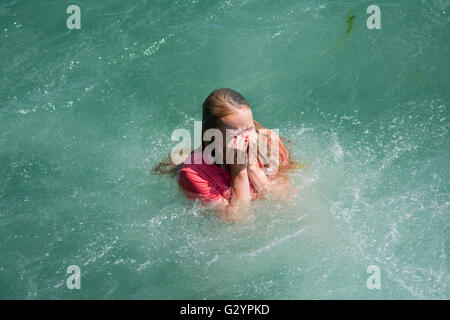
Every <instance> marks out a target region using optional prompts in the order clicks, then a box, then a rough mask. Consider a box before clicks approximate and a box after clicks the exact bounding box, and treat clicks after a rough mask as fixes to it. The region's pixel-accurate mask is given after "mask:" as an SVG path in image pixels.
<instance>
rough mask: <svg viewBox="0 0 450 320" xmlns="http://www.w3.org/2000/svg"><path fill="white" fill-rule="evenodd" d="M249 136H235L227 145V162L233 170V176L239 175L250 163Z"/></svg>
mask: <svg viewBox="0 0 450 320" xmlns="http://www.w3.org/2000/svg"><path fill="white" fill-rule="evenodd" d="M247 149H248V138H246V137H245V136H244V135H242V134H241V135H238V136H234V137H232V138H231V139H230V141H228V143H227V147H226V163H227V164H228V165H229V167H230V170H231V176H232V177H233V176H235V175H237V174H238V173H239V172H241V171H242V170H244V169H246V167H247V164H248V156H247Z"/></svg>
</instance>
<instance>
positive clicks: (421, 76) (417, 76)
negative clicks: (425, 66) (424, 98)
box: [414, 68, 438, 92]
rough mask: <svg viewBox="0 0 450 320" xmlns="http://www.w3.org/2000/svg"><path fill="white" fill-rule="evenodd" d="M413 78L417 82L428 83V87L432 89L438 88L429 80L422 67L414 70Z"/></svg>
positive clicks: (436, 89) (435, 90)
mask: <svg viewBox="0 0 450 320" xmlns="http://www.w3.org/2000/svg"><path fill="white" fill-rule="evenodd" d="M414 79H415V80H416V81H417V82H421V81H422V82H425V83H426V84H428V85H429V86H430V88H431V89H432V90H433V91H434V92H437V91H438V88H437V86H436V85H435V84H434V83H433V81H431V80H430V79H429V78H428V77H427V76H426V75H425V73H424V71H423V70H422V69H420V68H419V69H417V70H416V72H414Z"/></svg>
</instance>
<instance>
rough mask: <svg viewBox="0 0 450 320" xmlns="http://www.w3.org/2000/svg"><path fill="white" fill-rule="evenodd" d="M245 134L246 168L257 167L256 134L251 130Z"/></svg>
mask: <svg viewBox="0 0 450 320" xmlns="http://www.w3.org/2000/svg"><path fill="white" fill-rule="evenodd" d="M246 134H247V137H248V151H247V152H248V155H247V156H248V166H249V167H250V166H258V133H256V130H255V129H252V130H249V131H247V132H246Z"/></svg>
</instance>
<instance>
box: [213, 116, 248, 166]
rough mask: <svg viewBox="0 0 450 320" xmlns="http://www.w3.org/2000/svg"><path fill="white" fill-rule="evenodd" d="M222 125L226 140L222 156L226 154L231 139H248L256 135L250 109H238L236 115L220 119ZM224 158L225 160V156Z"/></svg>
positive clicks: (221, 129)
mask: <svg viewBox="0 0 450 320" xmlns="http://www.w3.org/2000/svg"><path fill="white" fill-rule="evenodd" d="M220 124H221V125H220V131H221V132H222V137H223V139H224V141H223V151H222V152H223V153H222V155H225V154H226V149H227V145H228V142H229V141H230V139H234V137H239V136H242V137H245V138H248V137H249V136H250V135H251V134H252V133H255V134H256V132H255V124H254V123H253V114H252V110H251V109H250V108H242V109H238V110H237V111H236V112H235V113H232V114H229V115H227V116H224V117H222V118H220ZM223 157H224V158H223V159H225V156H223ZM224 161H225V160H224Z"/></svg>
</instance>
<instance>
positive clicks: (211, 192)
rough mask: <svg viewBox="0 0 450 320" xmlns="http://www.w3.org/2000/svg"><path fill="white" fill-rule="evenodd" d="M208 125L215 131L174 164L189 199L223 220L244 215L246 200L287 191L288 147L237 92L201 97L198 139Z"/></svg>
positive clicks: (248, 201) (218, 92)
mask: <svg viewBox="0 0 450 320" xmlns="http://www.w3.org/2000/svg"><path fill="white" fill-rule="evenodd" d="M214 130H215V131H214ZM208 131H209V132H216V133H220V134H217V135H214V134H213V137H211V140H210V141H203V142H202V148H201V150H195V151H193V152H192V153H191V154H190V155H189V156H188V157H187V158H186V160H185V161H184V163H183V164H182V166H181V169H177V171H178V170H179V171H178V182H179V185H180V187H181V189H182V190H183V191H184V192H185V193H186V195H187V197H188V198H189V199H199V200H201V201H202V203H204V204H207V205H210V206H211V207H213V208H214V209H215V211H216V212H217V213H218V216H219V217H220V218H221V219H223V220H224V221H238V220H240V219H242V218H243V217H244V216H246V215H247V213H248V205H249V203H250V201H251V200H254V199H257V198H262V197H268V196H270V197H273V196H275V197H276V196H282V195H284V194H286V193H288V192H289V190H290V183H289V180H288V177H287V176H286V174H285V173H286V171H287V169H289V168H291V167H293V166H294V163H293V162H292V161H291V159H290V157H289V151H288V149H287V147H286V146H285V145H284V144H283V143H282V142H281V139H280V138H279V137H278V135H276V134H275V132H273V131H271V130H268V129H266V128H264V127H263V126H262V125H260V124H259V123H258V122H256V121H255V120H254V119H253V115H252V111H251V109H250V105H249V103H248V102H247V100H245V99H244V97H243V96H242V95H241V94H239V93H238V92H236V91H234V90H232V89H228V88H222V89H217V90H215V91H213V92H212V93H211V94H210V95H209V96H208V97H207V98H206V100H205V102H204V103H203V115H202V137H203V140H205V138H206V137H207V136H208ZM205 133H206V134H205ZM218 137H223V141H218V140H220V138H218ZM210 144H213V145H210ZM261 146H263V147H261ZM264 146H265V147H264ZM208 150H210V151H211V150H212V152H210V153H208V152H207V151H208ZM274 150H275V151H274ZM199 151H201V152H199ZM225 155H226V161H225V163H224V161H222V160H223V159H224V158H225ZM229 155H231V157H230V156H229ZM218 159H219V160H218ZM230 159H231V161H230ZM166 165H167V164H166ZM163 167H164V164H163V163H161V164H159V165H158V166H157V167H156V168H155V172H156V173H161V172H163V171H164V170H163Z"/></svg>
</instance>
